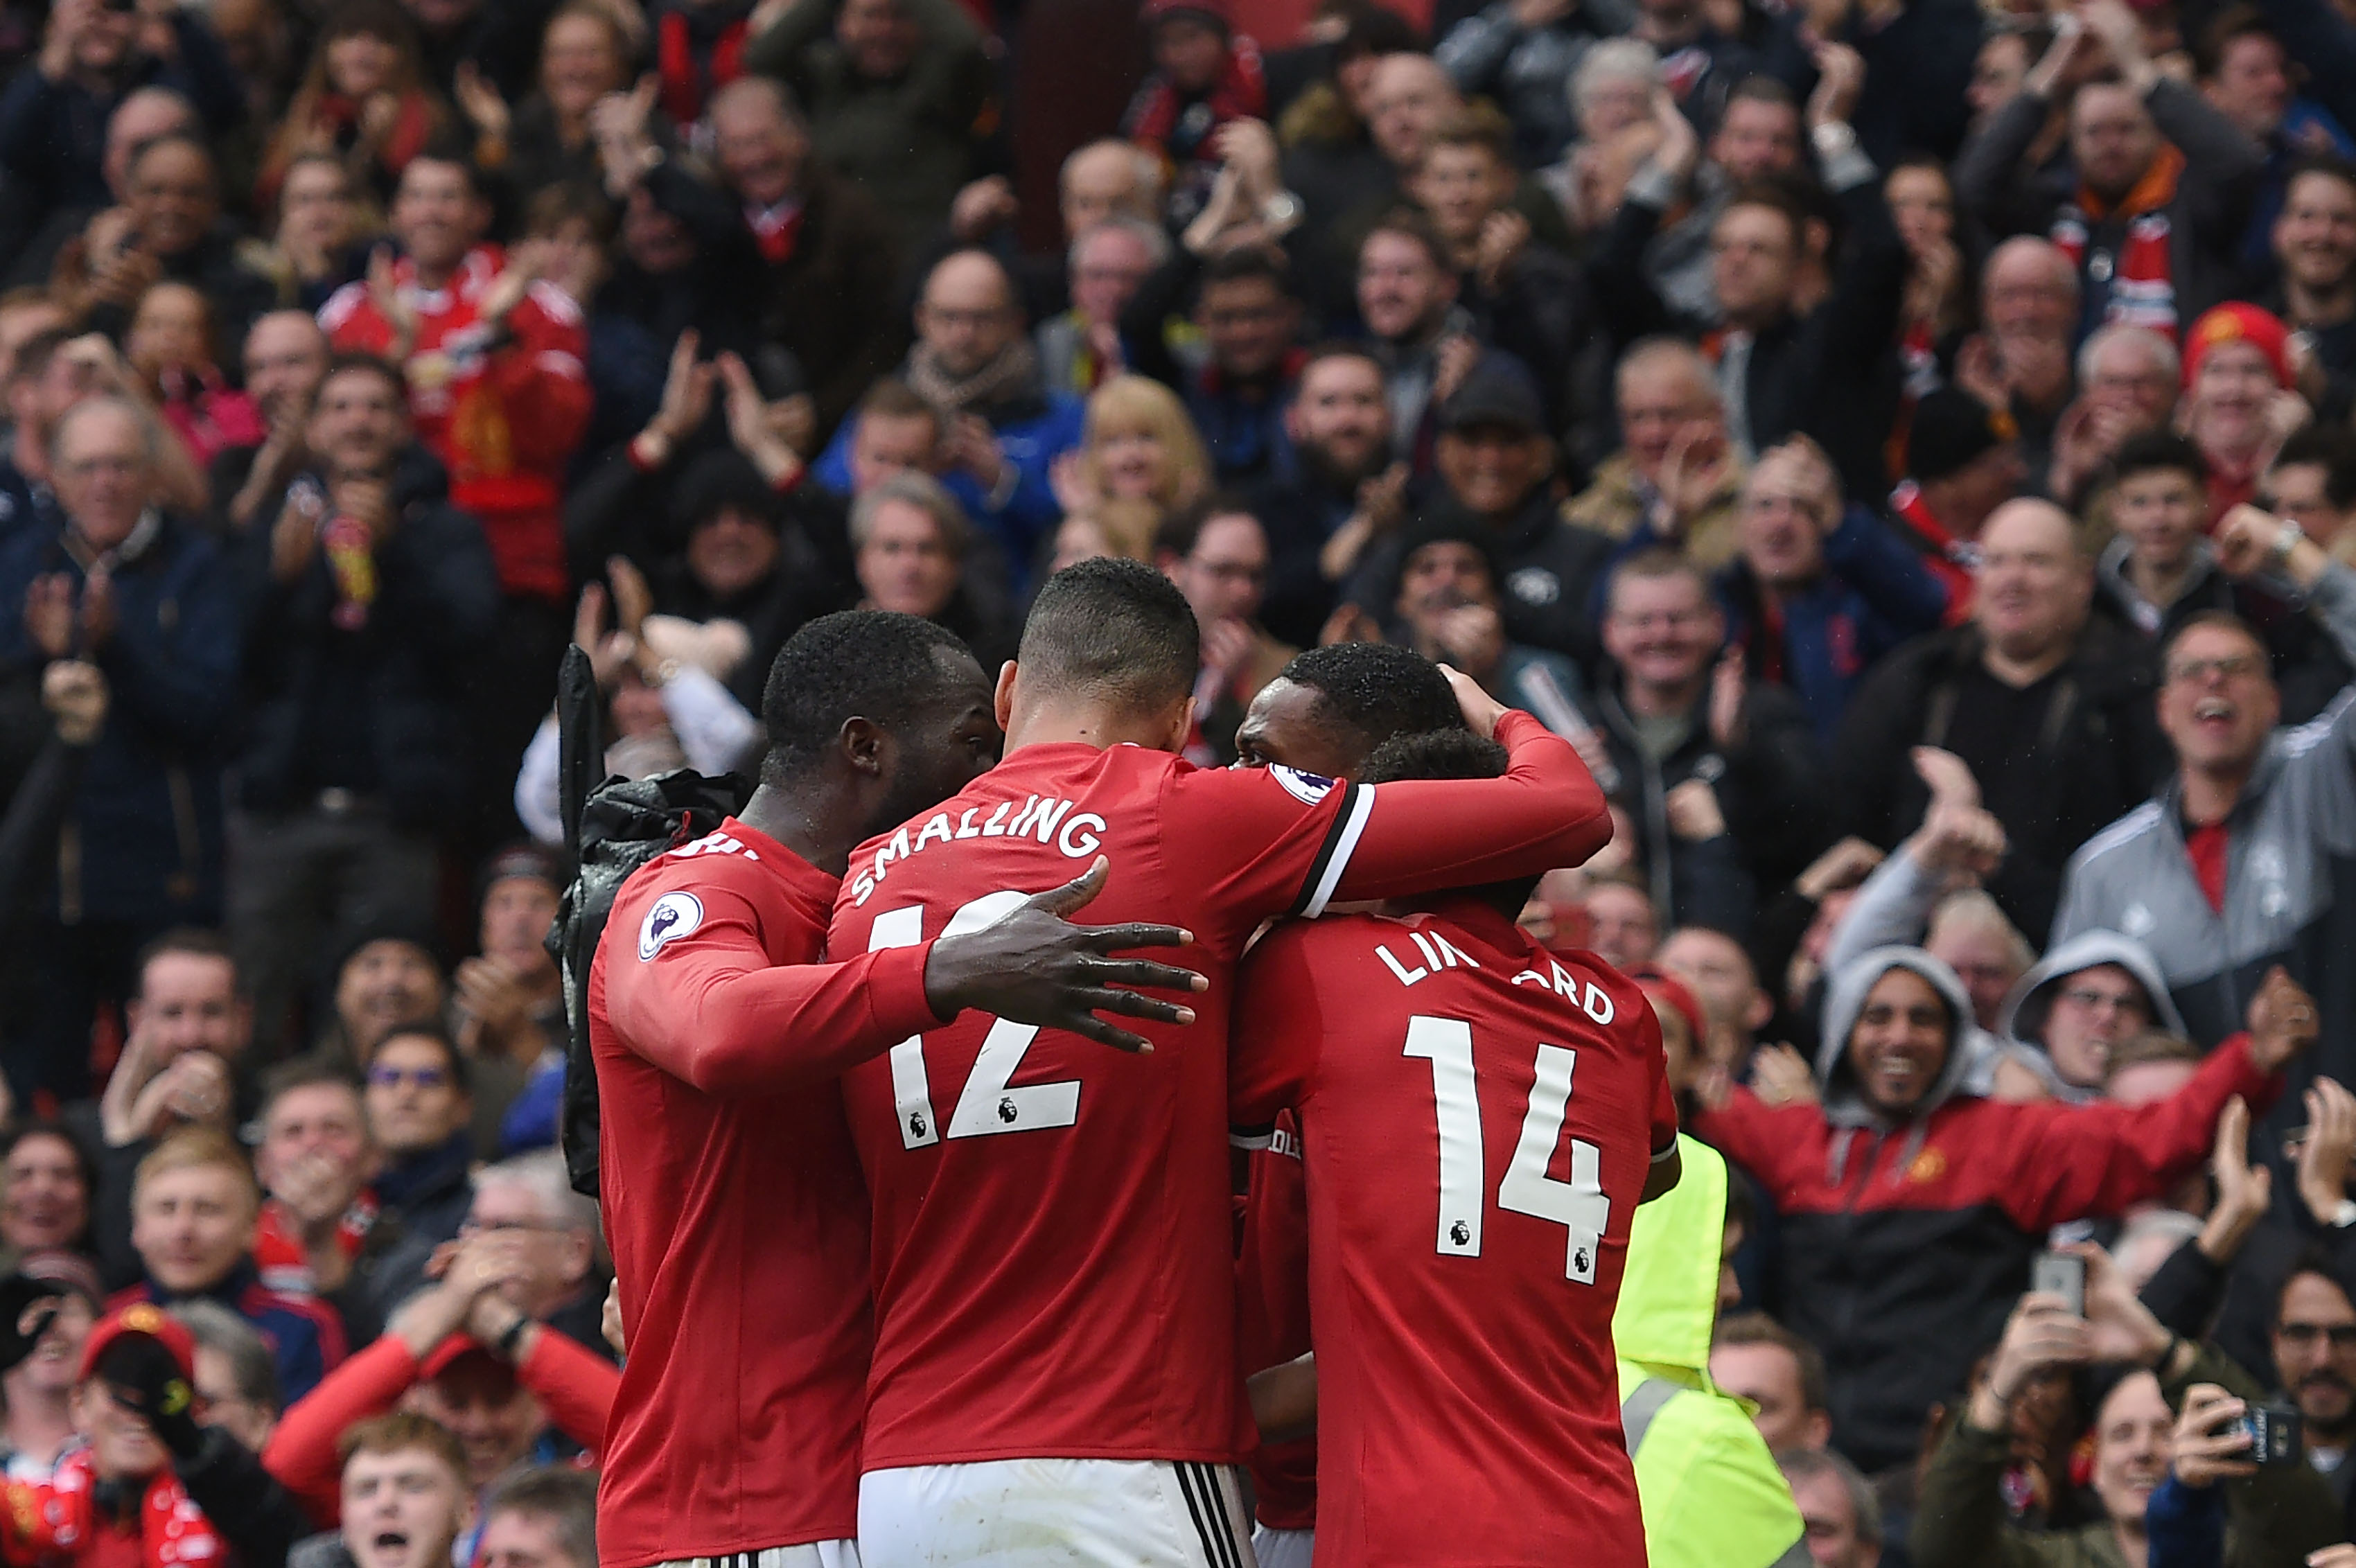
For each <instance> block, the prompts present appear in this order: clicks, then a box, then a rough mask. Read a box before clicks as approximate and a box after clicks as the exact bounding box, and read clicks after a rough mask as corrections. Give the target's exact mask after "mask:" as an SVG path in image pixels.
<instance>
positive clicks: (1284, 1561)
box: [1252, 1524, 1317, 1568]
mask: <svg viewBox="0 0 2356 1568" xmlns="http://www.w3.org/2000/svg"><path fill="white" fill-rule="evenodd" d="M1252 1550H1253V1551H1254V1552H1258V1553H1259V1568H1309V1560H1310V1559H1311V1558H1312V1557H1313V1556H1315V1555H1316V1554H1317V1532H1316V1531H1313V1530H1270V1529H1269V1527H1268V1526H1266V1525H1264V1524H1256V1525H1254V1526H1252Z"/></svg>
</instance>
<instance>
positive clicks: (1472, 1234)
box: [1402, 1014, 1612, 1285]
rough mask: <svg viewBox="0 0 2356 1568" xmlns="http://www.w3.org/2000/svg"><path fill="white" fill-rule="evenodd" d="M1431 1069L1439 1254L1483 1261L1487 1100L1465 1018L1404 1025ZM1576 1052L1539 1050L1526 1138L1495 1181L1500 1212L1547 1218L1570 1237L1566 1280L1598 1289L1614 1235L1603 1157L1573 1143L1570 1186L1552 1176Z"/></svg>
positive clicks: (1411, 1050)
mask: <svg viewBox="0 0 2356 1568" xmlns="http://www.w3.org/2000/svg"><path fill="white" fill-rule="evenodd" d="M1402 1054H1404V1055H1408V1056H1416V1057H1421V1058H1423V1059H1425V1060H1426V1061H1430V1063H1431V1100H1432V1108H1433V1110H1434V1111H1435V1113H1436V1114H1437V1120H1438V1122H1439V1125H1440V1224H1439V1240H1438V1243H1437V1246H1438V1250H1439V1252H1440V1254H1441V1255H1442V1256H1446V1257H1462V1258H1477V1257H1479V1256H1480V1255H1481V1219H1482V1214H1483V1203H1482V1196H1483V1193H1485V1192H1486V1191H1487V1190H1488V1184H1489V1179H1488V1173H1487V1168H1486V1167H1487V1161H1486V1157H1485V1156H1484V1155H1483V1148H1482V1142H1481V1097H1480V1094H1479V1093H1478V1088H1477V1082H1476V1080H1475V1078H1474V1075H1473V1072H1472V1025H1471V1024H1468V1023H1466V1022H1465V1021H1464V1020H1463V1019H1438V1018H1427V1017H1424V1016H1423V1015H1421V1014H1418V1015H1417V1016H1416V1017H1414V1018H1411V1019H1408V1025H1407V1049H1406V1051H1404V1052H1403V1053H1402ZM1578 1061H1579V1052H1577V1051H1570V1050H1568V1049H1566V1048H1564V1047H1562V1046H1559V1045H1541V1046H1539V1047H1538V1053H1537V1082H1536V1083H1532V1084H1531V1085H1530V1100H1529V1107H1528V1109H1527V1110H1526V1111H1525V1112H1524V1113H1523V1115H1522V1136H1521V1139H1520V1141H1519V1142H1517V1143H1516V1144H1515V1146H1514V1158H1513V1162H1512V1163H1511V1164H1510V1165H1508V1166H1506V1168H1505V1179H1504V1180H1503V1181H1500V1182H1499V1183H1498V1184H1497V1207H1498V1208H1500V1209H1505V1210H1510V1211H1513V1212H1514V1213H1516V1214H1527V1215H1530V1216H1532V1217H1533V1218H1535V1219H1539V1220H1551V1221H1554V1222H1555V1223H1556V1224H1558V1225H1560V1226H1562V1227H1563V1228H1564V1229H1565V1230H1567V1231H1568V1232H1569V1239H1568V1241H1567V1243H1566V1245H1565V1253H1566V1257H1565V1260H1564V1264H1563V1277H1564V1278H1566V1279H1571V1280H1576V1281H1578V1282H1579V1283H1580V1285H1593V1284H1594V1283H1595V1263H1596V1253H1598V1252H1599V1251H1600V1250H1601V1246H1602V1243H1603V1232H1605V1231H1606V1230H1608V1229H1610V1228H1611V1224H1612V1200H1610V1199H1608V1198H1606V1197H1604V1196H1603V1154H1602V1151H1601V1149H1599V1148H1597V1147H1595V1146H1594V1145H1593V1144H1591V1143H1589V1142H1587V1141H1586V1140H1585V1139H1584V1138H1573V1139H1571V1140H1570V1179H1569V1181H1557V1180H1556V1179H1554V1178H1552V1177H1550V1176H1548V1175H1547V1164H1548V1163H1549V1162H1550V1161H1551V1160H1552V1159H1553V1158H1554V1151H1555V1146H1556V1145H1557V1144H1558V1143H1560V1142H1561V1140H1562V1120H1563V1114H1564V1112H1565V1110H1566V1109H1567V1108H1568V1107H1569V1104H1570V1075H1571V1069H1572V1068H1573V1067H1574V1066H1576V1065H1577V1064H1578Z"/></svg>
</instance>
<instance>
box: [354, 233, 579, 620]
mask: <svg viewBox="0 0 2356 1568" xmlns="http://www.w3.org/2000/svg"><path fill="white" fill-rule="evenodd" d="M503 265H504V262H503V260H502V257H501V254H500V251H499V250H498V247H497V246H495V245H478V246H477V247H476V248H475V249H473V250H472V251H467V252H466V256H465V258H464V259H463V260H461V261H459V263H458V270H457V272H456V273H455V275H453V276H452V278H451V279H450V281H449V283H447V284H445V285H444V286H443V287H441V288H438V289H422V288H419V287H418V286H417V270H416V264H415V263H414V262H412V261H410V260H409V259H408V258H407V257H405V256H404V257H402V259H401V260H400V261H395V262H394V263H393V264H392V276H393V283H394V286H396V287H397V288H399V289H401V290H402V292H403V293H404V294H405V295H406V297H407V299H408V302H409V305H410V308H412V310H414V311H416V312H417V339H416V342H415V343H414V344H413V345H412V346H411V348H410V355H409V359H408V362H407V363H406V364H405V365H404V366H403V369H404V370H405V371H406V372H407V375H408V378H409V410H410V413H411V415H412V417H413V418H414V419H415V421H416V426H417V439H418V441H419V442H420V443H423V446H424V447H425V449H426V450H427V451H429V452H431V453H434V456H435V457H438V458H440V459H441V460H442V464H443V466H444V467H445V468H447V469H449V471H450V499H451V501H452V502H453V503H454V504H455V505H456V506H457V507H460V508H461V509H462V510H464V511H466V512H469V513H472V514H473V515H474V517H476V519H477V521H479V522H480V523H481V524H482V525H483V537H484V538H485V539H487V541H488V542H489V544H490V547H491V559H492V560H493V561H494V562H495V563H497V565H498V573H499V587H500V588H501V589H503V590H504V591H506V592H509V593H516V594H528V595H534V596H537V597H540V598H543V599H555V600H559V601H564V602H567V603H569V602H570V596H571V593H572V591H573V579H572V575H571V569H570V568H569V567H567V566H566V564H565V560H564V523H563V517H562V508H563V504H564V485H565V464H568V463H570V462H571V461H572V460H573V449H574V448H575V447H577V446H579V445H580V444H581V437H582V434H583V432H585V431H586V430H587V429H588V428H589V412H590V404H591V402H592V401H593V395H592V393H591V392H590V389H589V372H588V369H587V367H586V366H585V364H584V360H585V359H586V358H587V357H588V353H589V335H588V329H587V327H586V326H585V325H584V324H583V321H582V316H581V307H580V306H579V305H577V304H574V303H573V298H572V296H571V295H569V294H567V293H565V292H564V291H563V290H562V289H560V288H558V287H557V286H556V285H555V284H553V283H534V284H532V285H531V287H530V289H528V290H526V291H525V293H524V296H523V300H522V302H521V303H520V304H518V305H517V306H516V307H515V308H514V309H513V310H511V311H509V312H508V315H507V320H506V321H505V322H503V323H501V324H500V327H499V330H498V331H496V332H495V331H494V330H493V329H492V327H491V326H490V325H487V324H486V323H485V322H484V321H483V320H482V319H481V316H480V314H479V312H480V308H481V305H482V301H483V296H484V295H485V294H486V293H488V292H489V291H490V288H491V285H492V284H493V283H496V282H498V276H499V272H500V271H501V269H502V267H503ZM319 325H321V326H323V327H325V328H326V329H327V336H328V337H329V338H330V339H331V340H332V341H333V342H334V344H335V346H336V347H338V348H360V349H365V350H367V351H368V352H369V353H370V354H384V353H387V352H390V350H391V347H392V341H393V330H392V324H391V322H389V321H387V320H385V318H384V316H383V315H381V314H380V312H379V311H378V310H377V308H376V304H375V302H374V301H373V300H371V299H370V298H369V292H368V284H367V283H347V284H345V285H344V286H343V287H342V288H340V289H338V290H337V291H336V293H334V294H333V295H332V296H330V297H329V299H328V301H327V304H325V305H324V306H322V307H321V308H320V311H319Z"/></svg>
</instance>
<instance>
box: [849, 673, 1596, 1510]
mask: <svg viewBox="0 0 2356 1568" xmlns="http://www.w3.org/2000/svg"><path fill="white" fill-rule="evenodd" d="M1499 736H1500V739H1503V740H1505V741H1507V744H1508V747H1509V752H1510V754H1511V757H1512V762H1513V765H1512V767H1511V768H1510V769H1509V771H1508V773H1506V775H1505V777H1503V778H1498V779H1480V780H1469V781H1456V782H1447V783H1442V782H1437V781H1412V782H1403V783H1400V784H1382V785H1379V786H1376V787H1373V788H1366V787H1361V786H1355V785H1348V784H1333V783H1331V782H1330V781H1327V780H1324V779H1319V778H1315V777H1313V776H1311V775H1306V774H1301V773H1290V772H1289V771H1286V770H1283V769H1274V768H1271V769H1258V770H1252V771H1248V772H1246V771H1226V770H1206V769H1202V768H1196V767H1194V766H1192V765H1190V764H1188V763H1184V762H1183V761H1181V760H1180V759H1179V758H1177V757H1174V756H1172V755H1171V754H1169V753H1167V752H1154V751H1147V750H1144V749H1141V748H1139V747H1135V746H1116V747H1112V748H1110V749H1109V750H1104V749H1098V748H1096V747H1093V746H1087V745H1079V744H1044V745H1030V746H1025V747H1022V748H1020V749H1018V750H1017V751H1015V752H1013V753H1012V755H1010V756H1009V757H1008V758H1007V760H1006V761H1005V762H1004V763H1001V764H1000V765H999V766H998V767H997V768H996V769H994V770H992V771H991V772H990V773H985V774H983V775H982V776H981V777H980V778H979V779H977V780H975V781H974V783H973V784H969V785H968V786H967V788H966V789H965V791H964V792H963V793H962V794H960V795H958V796H957V797H956V798H955V799H953V800H951V801H949V802H948V804H947V805H944V806H943V807H941V808H940V809H939V810H938V811H937V812H936V813H934V814H932V815H931V816H926V817H925V818H922V819H919V820H917V821H913V822H910V823H908V824H906V825H905V827H902V828H901V829H900V830H899V831H898V832H896V833H894V834H892V835H889V836H887V837H883V838H881V839H878V840H875V841H873V842H871V843H870V844H868V845H866V846H865V847H863V848H861V849H860V850H859V851H857V852H856V853H854V854H853V855H852V857H851V865H850V869H849V870H848V872H847V873H846V874H845V876H844V879H843V885H842V891H841V895H840V897H839V899H838V901H837V902H836V905H835V917H834V923H833V926H832V929H831V931H830V935H829V951H830V953H832V954H834V955H839V956H844V957H848V956H850V955H854V954H858V953H863V952H870V951H873V950H876V949H879V948H885V947H892V946H897V945H899V944H904V943H909V942H916V941H920V940H924V939H927V938H931V937H936V936H939V935H943V934H945V933H950V932H955V931H958V930H961V929H965V928H968V927H970V926H973V925H976V924H980V923H987V922H988V921H989V920H991V919H993V918H995V917H996V916H997V914H998V913H1000V912H1001V911H1003V910H1005V909H1007V908H1009V907H1011V906H1012V904H1014V903H1016V902H1019V901H1022V900H1023V898H1025V897H1027V896H1028V895H1030V894H1032V893H1035V892H1039V891H1044V890H1045V889H1048V888H1053V887H1055V886H1057V885H1059V884H1061V883H1063V882H1066V881H1068V880H1070V879H1072V878H1073V877H1075V876H1076V875H1078V874H1079V873H1080V872H1082V871H1085V870H1086V869H1087V867H1088V865H1089V863H1090V862H1091V861H1092V860H1093V859H1095V858H1096V857H1097V856H1098V854H1102V855H1104V856H1105V857H1107V858H1108V860H1109V861H1110V862H1111V871H1110V877H1109V879H1108V881H1107V883H1106V886H1105V891H1103V893H1102V894H1101V895H1100V896H1099V897H1098V899H1097V900H1096V901H1095V902H1094V903H1092V904H1090V905H1089V906H1088V907H1087V909H1085V910H1083V911H1081V912H1080V913H1079V914H1078V916H1077V917H1076V918H1077V919H1079V920H1081V921H1082V922H1085V923H1090V924H1110V923H1118V922H1125V921H1156V922H1164V923H1170V924H1173V925H1179V926H1183V927H1185V928H1186V929H1188V930H1190V931H1192V932H1193V933H1194V938H1195V941H1194V945H1193V946H1191V947H1188V948H1184V949H1182V950H1179V951H1177V952H1174V953H1168V954H1162V955H1157V956H1162V957H1166V958H1169V959H1170V960H1171V961H1173V962H1175V963H1180V964H1183V965H1186V966H1187V967H1189V968H1193V969H1195V970H1199V971H1201V972H1202V973H1204V974H1205V975H1206V976H1208V977H1209V979H1210V989H1209V990H1208V991H1206V992H1205V993H1203V994H1201V995H1199V996H1196V997H1190V998H1188V1000H1189V1001H1190V1003H1191V1005H1192V1006H1193V1007H1194V1010H1195V1013H1196V1015H1197V1017H1196V1021H1195V1023H1194V1024H1193V1025H1192V1026H1189V1027H1187V1028H1183V1029H1181V1028H1176V1027H1173V1026H1164V1025H1158V1024H1153V1025H1146V1026H1144V1027H1143V1028H1142V1029H1141V1031H1140V1032H1141V1033H1143V1034H1145V1035H1146V1036H1147V1037H1148V1038H1149V1039H1151V1040H1152V1042H1153V1045H1154V1050H1153V1051H1152V1052H1151V1054H1147V1055H1141V1056H1130V1055H1124V1054H1122V1053H1120V1052H1119V1051H1112V1050H1110V1049H1108V1048H1107V1047H1104V1046H1100V1045H1098V1044H1096V1043H1094V1042H1093V1041H1091V1040H1086V1039H1083V1038H1081V1037H1079V1036H1076V1035H1071V1034H1067V1033H1064V1032H1061V1031H1058V1030H1053V1029H1050V1030H1044V1031H1042V1030H1039V1029H1032V1028H1029V1027H1027V1026H1023V1025H1018V1024H1013V1023H1009V1022H1007V1021H1005V1020H1002V1019H991V1018H990V1017H988V1016H986V1015H983V1014H979V1013H973V1012H968V1013H966V1014H964V1015H963V1016H961V1017H960V1018H958V1019H957V1020H955V1021H954V1022H952V1023H950V1024H948V1025H947V1026H945V1027H943V1028H940V1029H933V1030H931V1031H929V1032H927V1033H926V1034H924V1035H922V1036H920V1037H917V1038H916V1039H911V1040H906V1041H905V1042H904V1043H902V1044H901V1045H899V1046H896V1047H894V1049H893V1050H892V1051H891V1052H890V1053H889V1054H888V1056H887V1057H886V1058H884V1059H883V1060H879V1061H869V1062H866V1063H864V1064H862V1066H860V1067H858V1068H855V1069H853V1070H852V1071H851V1072H850V1073H849V1074H848V1075H847V1076H846V1078H845V1079H844V1095H845V1102H846V1104H847V1106H848V1108H849V1111H850V1115H851V1136H852V1139H853V1141H854V1143H855V1144H856V1145H857V1147H858V1150H859V1160H860V1165H861V1167H862V1170H863V1171H864V1172H865V1175H866V1178H867V1185H868V1190H869V1192H870V1194H871V1196H872V1198H873V1205H874V1225H873V1248H874V1253H873V1271H872V1279H873V1287H874V1296H875V1307H876V1344H875V1356H874V1362H873V1370H872V1371H871V1372H870V1374H869V1379H868V1412H867V1430H866V1438H865V1450H864V1460H863V1462H864V1465H865V1467H866V1468H868V1469H870V1470H878V1469H888V1468H894V1467H901V1466H909V1465H930V1464H956V1463H963V1462H969V1461H977V1460H986V1459H1004V1458H1109V1459H1170V1460H1197V1461H1205V1462H1210V1463H1227V1462H1232V1461H1234V1460H1235V1459H1237V1457H1238V1456H1240V1455H1241V1453H1242V1452H1243V1450H1244V1449H1245V1448H1246V1447H1247V1446H1248V1445H1249V1442H1250V1432H1251V1429H1250V1421H1249V1414H1248V1410H1247V1408H1246V1406H1245V1403H1244V1401H1243V1398H1242V1388H1241V1384H1240V1380H1239V1377H1238V1369H1237V1355H1236V1342H1235V1316H1236V1313H1235V1275H1234V1264H1233V1255H1234V1243H1233V1227H1232V1221H1231V1218H1230V1214H1231V1210H1230V1203H1229V1197H1228V1186H1229V1182H1228V1165H1227V1143H1226V1086H1227V1085H1226V1040H1227V1019H1228V998H1229V996H1230V993H1231V990H1232V987H1233V981H1234V975H1235V966H1236V964H1237V960H1238V958H1239V957H1240V956H1241V955H1242V952H1243V948H1244V944H1245V943H1246V942H1247V940H1248V938H1249V937H1250V935H1251V933H1252V932H1253V930H1254V929H1255V928H1256V927H1258V925H1259V923H1261V922H1262V921H1264V920H1266V919H1268V918H1269V917H1270V916H1273V915H1278V914H1282V913H1284V912H1288V911H1301V912H1311V913H1313V912H1316V911H1318V910H1319V909H1321V908H1323V905H1324V903H1325V902H1326V901H1327V900H1329V899H1332V898H1334V897H1337V896H1338V897H1344V898H1363V897H1373V896H1380V895H1381V894H1383V893H1385V892H1387V891H1408V890H1409V889H1411V888H1413V887H1417V886H1429V885H1430V884H1431V883H1433V882H1434V881H1436V880H1443V879H1446V878H1448V877H1450V876H1451V872H1452V871H1453V870H1454V869H1457V868H1473V869H1478V870H1479V875H1480V876H1481V877H1483V878H1487V877H1491V876H1494V875H1498V874H1505V873H1506V870H1507V869H1508V868H1516V867H1529V868H1530V869H1536V868H1537V866H1543V865H1554V864H1568V863H1571V862H1572V861H1575V860H1577V859H1583V858H1584V857H1585V855H1586V854H1588V853H1590V852H1591V851H1592V849H1593V848H1594V847H1595V845H1596V843H1597V842H1598V841H1599V840H1600V838H1601V837H1602V836H1603V835H1604V834H1606V833H1608V831H1609V828H1608V827H1607V826H1606V825H1605V820H1604V818H1603V816H1602V815H1601V795H1600V794H1599V793H1598V792H1597V791H1596V789H1595V785H1594V782H1593V781H1592V780H1591V779H1590V778H1589V777H1588V775H1587V773H1586V770H1585V769H1584V768H1583V767H1581V766H1580V763H1579V762H1578V759H1577V757H1576V755H1575V754H1574V753H1573V752H1571V751H1570V749H1569V747H1568V746H1566V745H1564V744H1563V743H1562V742H1561V741H1558V740H1556V739H1555V738H1554V737H1552V736H1550V735H1547V733H1546V732H1545V731H1544V730H1543V729H1541V728H1540V727H1539V726H1538V725H1537V722H1536V721H1535V720H1531V719H1529V718H1528V717H1527V716H1526V715H1516V714H1509V715H1507V716H1506V718H1505V720H1504V721H1502V722H1501V723H1500V725H1499Z"/></svg>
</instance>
